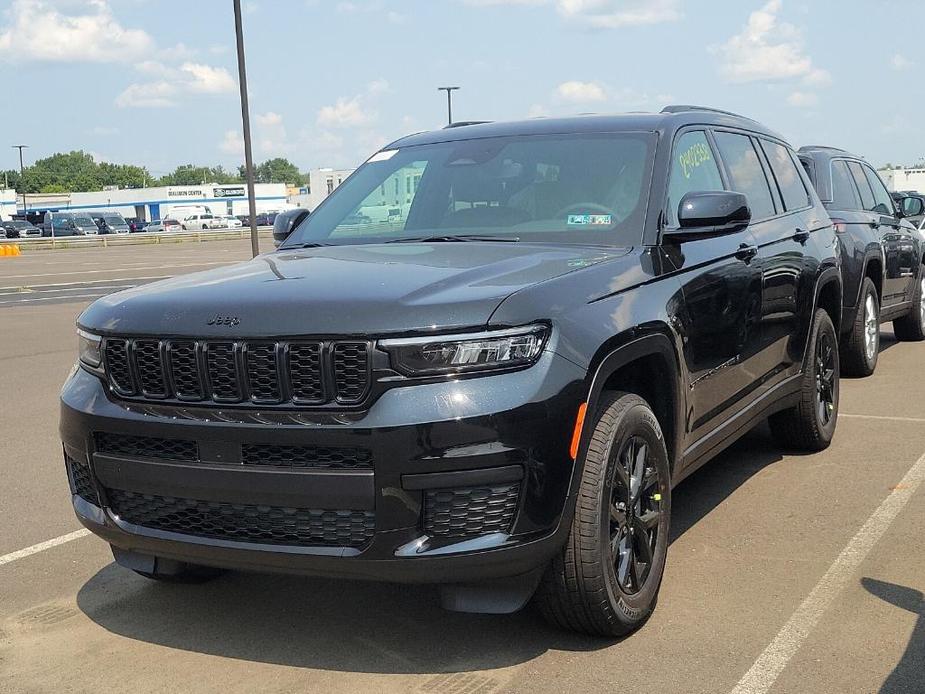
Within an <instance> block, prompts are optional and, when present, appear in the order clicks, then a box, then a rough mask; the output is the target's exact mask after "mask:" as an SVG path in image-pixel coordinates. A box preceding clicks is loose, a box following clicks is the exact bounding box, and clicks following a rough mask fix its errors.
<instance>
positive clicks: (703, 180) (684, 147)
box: [667, 130, 723, 226]
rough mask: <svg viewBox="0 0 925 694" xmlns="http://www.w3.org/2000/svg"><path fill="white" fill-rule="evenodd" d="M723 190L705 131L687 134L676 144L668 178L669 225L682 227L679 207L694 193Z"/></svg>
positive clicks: (717, 167)
mask: <svg viewBox="0 0 925 694" xmlns="http://www.w3.org/2000/svg"><path fill="white" fill-rule="evenodd" d="M695 190H697V191H706V190H723V179H722V177H721V176H720V174H719V166H717V164H716V160H715V159H714V158H713V151H712V150H711V149H710V143H709V142H708V141H707V136H706V134H704V132H703V131H702V130H692V131H690V132H686V133H684V134H683V135H681V137H679V138H678V139H677V141H676V142H675V144H674V153H673V154H672V157H671V171H670V172H669V174H668V211H667V212H668V225H669V226H677V224H678V205H679V204H680V202H681V198H683V197H684V196H685V195H686V194H687V193H690V192H691V191H695Z"/></svg>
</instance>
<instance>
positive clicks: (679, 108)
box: [662, 104, 753, 120]
mask: <svg viewBox="0 0 925 694" xmlns="http://www.w3.org/2000/svg"><path fill="white" fill-rule="evenodd" d="M685 111H709V112H710V113H721V114H723V115H724V116H735V117H736V118H745V119H747V120H753V119H752V118H749V117H748V116H743V115H742V114H741V113H733V112H732V111H724V110H722V109H720V108H710V107H709V106H693V105H691V104H672V105H670V106H666V107H665V108H663V109H662V113H684V112H685Z"/></svg>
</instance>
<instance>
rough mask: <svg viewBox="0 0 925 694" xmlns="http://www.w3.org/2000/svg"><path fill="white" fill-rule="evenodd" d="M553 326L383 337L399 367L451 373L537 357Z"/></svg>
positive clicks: (504, 365)
mask: <svg viewBox="0 0 925 694" xmlns="http://www.w3.org/2000/svg"><path fill="white" fill-rule="evenodd" d="M548 333H549V329H548V328H547V327H546V326H545V325H529V326H525V327H522V328H511V329H509V330H489V331H486V332H482V333H472V334H468V335H442V336H439V337H427V338H420V337H412V338H406V339H404V338H403V339H395V340H382V341H380V342H379V345H380V346H381V347H382V348H383V349H385V350H386V351H387V352H388V353H389V354H390V355H391V357H392V363H393V365H394V366H395V368H396V369H398V370H399V371H401V372H402V373H405V374H408V375H427V374H449V373H464V372H469V371H483V370H488V369H503V368H510V367H513V366H526V365H528V364H532V363H533V362H535V361H536V360H537V358H538V357H539V355H540V352H541V351H542V350H543V344H544V343H545V342H546V336H547V335H548Z"/></svg>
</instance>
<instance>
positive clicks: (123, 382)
mask: <svg viewBox="0 0 925 694" xmlns="http://www.w3.org/2000/svg"><path fill="white" fill-rule="evenodd" d="M106 372H107V373H108V374H109V383H110V385H112V387H113V389H115V391H116V392H118V393H121V394H123V395H131V394H132V393H134V392H135V387H134V385H132V383H133V379H132V372H131V369H130V368H129V363H128V342H127V341H126V340H115V339H110V340H106Z"/></svg>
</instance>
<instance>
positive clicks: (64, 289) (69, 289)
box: [0, 283, 138, 297]
mask: <svg viewBox="0 0 925 694" xmlns="http://www.w3.org/2000/svg"><path fill="white" fill-rule="evenodd" d="M96 284H97V286H95V287H84V286H80V287H53V288H51V289H42V288H37V289H33V288H32V287H22V288H20V289H19V290H17V291H15V292H5V291H3V288H2V287H0V297H3V296H19V295H21V294H29V295H30V296H31V295H32V294H51V293H53V292H85V291H87V290H88V289H99V290H100V291H103V290H106V291H109V290H110V289H129V288H131V287H137V286H138V285H137V284H107V285H99V283H96Z"/></svg>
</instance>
